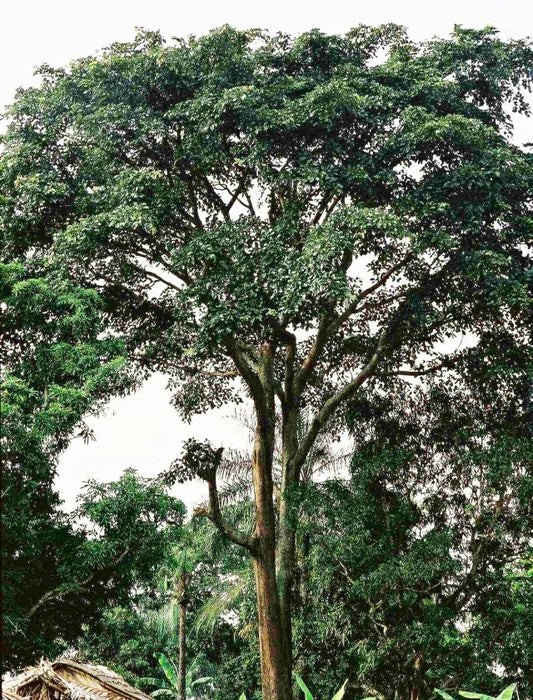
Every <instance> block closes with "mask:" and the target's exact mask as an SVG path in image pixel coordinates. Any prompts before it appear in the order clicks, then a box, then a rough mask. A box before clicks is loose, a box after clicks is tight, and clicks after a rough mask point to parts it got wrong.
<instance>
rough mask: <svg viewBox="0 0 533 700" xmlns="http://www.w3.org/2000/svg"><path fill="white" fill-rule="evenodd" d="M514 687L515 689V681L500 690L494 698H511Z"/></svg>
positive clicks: (501, 699)
mask: <svg viewBox="0 0 533 700" xmlns="http://www.w3.org/2000/svg"><path fill="white" fill-rule="evenodd" d="M515 689H516V683H511V685H510V686H509V687H508V688H506V689H505V690H502V692H501V693H500V694H499V695H498V697H497V698H496V700H511V698H512V697H513V693H514V691H515Z"/></svg>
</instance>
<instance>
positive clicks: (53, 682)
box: [2, 659, 152, 700]
mask: <svg viewBox="0 0 533 700" xmlns="http://www.w3.org/2000/svg"><path fill="white" fill-rule="evenodd" d="M2 700H152V699H151V698H150V697H149V696H148V695H145V694H144V693H142V692H141V691H140V690H137V689H136V688H133V687H132V686H131V685H129V684H128V683H126V681H125V680H124V679H123V678H122V677H121V676H119V675H118V673H115V672H114V671H111V670H110V669H109V668H106V667H105V666H92V665H89V664H80V663H78V662H77V661H71V660H70V659H58V660H57V661H53V662H50V661H41V662H40V664H39V665H38V666H31V667H30V668H27V669H26V670H25V671H23V672H22V673H21V674H19V675H18V676H16V677H15V678H12V679H11V680H9V681H5V682H4V683H3V685H2Z"/></svg>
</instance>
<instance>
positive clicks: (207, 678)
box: [191, 676, 213, 688]
mask: <svg viewBox="0 0 533 700" xmlns="http://www.w3.org/2000/svg"><path fill="white" fill-rule="evenodd" d="M212 680H213V677H212V676H202V678H197V679H196V680H195V681H192V683H191V688H194V687H195V686H197V685H203V684H204V683H209V682H210V681H212Z"/></svg>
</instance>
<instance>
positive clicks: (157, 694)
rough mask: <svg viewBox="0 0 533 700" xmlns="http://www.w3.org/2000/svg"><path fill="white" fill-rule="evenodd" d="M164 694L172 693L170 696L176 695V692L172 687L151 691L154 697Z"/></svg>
mask: <svg viewBox="0 0 533 700" xmlns="http://www.w3.org/2000/svg"><path fill="white" fill-rule="evenodd" d="M162 695H166V696H168V695H170V697H174V695H175V693H174V692H173V691H172V690H170V688H159V690H154V692H153V693H150V696H151V697H153V698H159V697H161V696H162Z"/></svg>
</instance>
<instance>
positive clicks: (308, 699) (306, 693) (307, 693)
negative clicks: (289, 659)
mask: <svg viewBox="0 0 533 700" xmlns="http://www.w3.org/2000/svg"><path fill="white" fill-rule="evenodd" d="M292 675H293V676H294V677H295V678H296V682H297V683H298V685H299V686H300V689H301V690H302V692H303V694H304V696H305V700H314V698H313V696H312V695H311V691H310V690H309V688H308V687H307V686H306V685H305V683H304V682H303V680H302V679H301V678H300V676H299V675H298V674H297V673H295V672H294V671H293V674H292Z"/></svg>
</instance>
